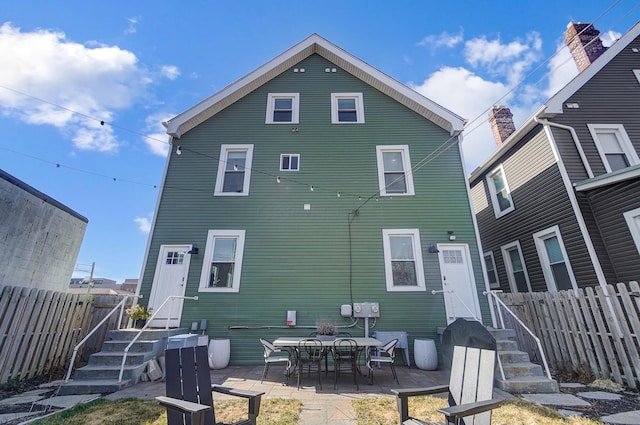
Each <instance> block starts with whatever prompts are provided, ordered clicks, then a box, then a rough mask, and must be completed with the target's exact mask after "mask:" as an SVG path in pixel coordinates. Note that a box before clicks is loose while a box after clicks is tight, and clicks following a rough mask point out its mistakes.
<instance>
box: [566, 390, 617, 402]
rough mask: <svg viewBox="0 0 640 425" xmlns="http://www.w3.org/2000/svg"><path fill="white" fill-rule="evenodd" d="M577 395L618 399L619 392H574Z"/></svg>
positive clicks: (597, 398) (601, 398)
mask: <svg viewBox="0 0 640 425" xmlns="http://www.w3.org/2000/svg"><path fill="white" fill-rule="evenodd" d="M576 395H577V396H578V397H584V398H591V399H594V400H620V399H621V398H622V396H621V395H620V394H614V393H610V392H607V391H585V392H581V393H578V394H576Z"/></svg>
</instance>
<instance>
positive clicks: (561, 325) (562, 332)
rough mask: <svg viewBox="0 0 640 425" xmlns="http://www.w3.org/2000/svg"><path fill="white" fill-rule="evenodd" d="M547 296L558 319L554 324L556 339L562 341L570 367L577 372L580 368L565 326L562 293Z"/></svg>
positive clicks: (567, 326) (567, 328)
mask: <svg viewBox="0 0 640 425" xmlns="http://www.w3.org/2000/svg"><path fill="white" fill-rule="evenodd" d="M563 292H564V291H563ZM547 294H548V295H549V297H548V298H549V299H550V300H551V302H552V303H553V307H554V308H555V314H556V316H557V317H558V321H557V322H556V329H557V332H558V339H560V340H562V343H563V344H564V347H566V350H567V351H566V353H568V354H569V359H570V361H571V365H572V366H573V369H574V370H577V369H579V367H580V360H579V359H578V354H577V353H576V350H575V345H574V342H573V339H572V338H571V334H570V331H569V325H568V324H567V320H566V317H565V313H566V310H565V308H566V306H565V305H564V302H563V301H564V298H563V296H562V292H558V293H556V294H554V295H556V296H555V297H551V296H550V295H551V294H549V293H548V292H547Z"/></svg>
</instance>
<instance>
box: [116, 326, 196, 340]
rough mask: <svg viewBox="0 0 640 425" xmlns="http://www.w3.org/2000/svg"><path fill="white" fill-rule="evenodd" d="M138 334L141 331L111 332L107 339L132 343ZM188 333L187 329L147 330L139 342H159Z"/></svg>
mask: <svg viewBox="0 0 640 425" xmlns="http://www.w3.org/2000/svg"><path fill="white" fill-rule="evenodd" d="M138 333H140V329H120V330H111V331H109V332H107V339H108V340H111V341H131V340H132V339H133V338H135V336H136V335H138ZM186 333H189V330H188V329H186V328H173V329H153V328H152V329H145V330H144V331H143V332H142V333H141V334H140V336H139V337H138V341H140V340H142V341H146V340H157V339H163V338H168V337H170V336H174V335H180V334H186Z"/></svg>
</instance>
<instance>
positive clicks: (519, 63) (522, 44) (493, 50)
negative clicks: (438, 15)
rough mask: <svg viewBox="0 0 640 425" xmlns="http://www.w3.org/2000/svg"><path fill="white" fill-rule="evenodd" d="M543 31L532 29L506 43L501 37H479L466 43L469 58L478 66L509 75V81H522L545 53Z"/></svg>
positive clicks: (473, 64)
mask: <svg viewBox="0 0 640 425" xmlns="http://www.w3.org/2000/svg"><path fill="white" fill-rule="evenodd" d="M541 50H542V40H541V38H540V34H538V33H537V32H531V33H529V34H527V36H526V39H525V40H524V41H522V40H514V41H511V42H509V43H506V44H504V43H502V42H501V41H500V39H499V38H498V39H495V40H487V38H486V37H479V38H474V39H472V40H469V41H467V42H466V43H465V49H464V57H465V60H466V61H467V62H468V63H469V64H470V65H471V66H472V67H474V68H477V67H483V68H484V69H486V70H487V71H488V72H489V73H491V74H493V75H496V76H501V77H506V78H507V82H508V85H509V86H511V87H513V86H515V85H517V84H519V83H520V82H521V81H522V79H523V78H524V77H525V76H526V73H527V72H528V71H529V70H530V69H531V67H532V65H533V64H534V63H535V62H537V61H538V60H539V59H540V57H541Z"/></svg>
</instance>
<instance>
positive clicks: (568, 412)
mask: <svg viewBox="0 0 640 425" xmlns="http://www.w3.org/2000/svg"><path fill="white" fill-rule="evenodd" d="M558 412H560V413H561V414H562V415H564V416H582V412H576V411H575V410H568V409H558Z"/></svg>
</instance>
